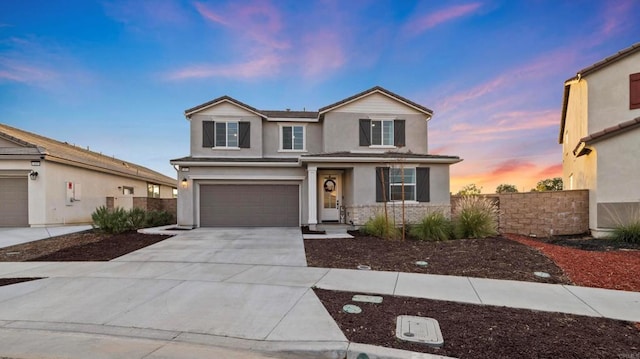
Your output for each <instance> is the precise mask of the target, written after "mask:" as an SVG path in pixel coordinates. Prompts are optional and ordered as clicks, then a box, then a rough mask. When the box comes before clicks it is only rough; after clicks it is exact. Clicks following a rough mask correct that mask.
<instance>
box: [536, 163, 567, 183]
mask: <svg viewBox="0 0 640 359" xmlns="http://www.w3.org/2000/svg"><path fill="white" fill-rule="evenodd" d="M538 177H540V179H545V178H554V177H562V163H558V164H555V165H552V166H549V167H545V168H543V169H542V170H541V171H540V172H539V173H538Z"/></svg>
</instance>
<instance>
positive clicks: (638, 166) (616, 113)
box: [559, 43, 640, 237]
mask: <svg viewBox="0 0 640 359" xmlns="http://www.w3.org/2000/svg"><path fill="white" fill-rule="evenodd" d="M559 142H560V143H561V144H562V167H563V181H564V186H565V189H589V228H590V229H591V232H592V234H593V235H594V236H596V237H602V236H605V235H606V234H607V232H608V231H609V230H610V229H611V228H612V227H614V226H615V225H616V223H618V222H619V221H629V220H631V219H632V218H631V217H633V216H634V215H640V180H639V179H640V162H638V159H639V158H640V43H637V44H635V45H633V46H631V47H628V48H626V49H624V50H622V51H620V52H618V53H617V54H615V55H613V56H611V57H608V58H606V59H604V60H602V61H600V62H597V63H595V64H593V65H591V66H589V67H587V68H584V69H582V70H580V71H578V73H577V74H576V76H574V77H572V78H570V79H568V80H567V81H566V82H565V84H564V99H563V106H562V118H561V123H560V136H559ZM637 219H638V218H636V220H637Z"/></svg>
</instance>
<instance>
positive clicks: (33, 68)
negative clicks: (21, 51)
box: [0, 57, 60, 86]
mask: <svg viewBox="0 0 640 359" xmlns="http://www.w3.org/2000/svg"><path fill="white" fill-rule="evenodd" d="M59 78H60V74H59V73H57V72H56V71H55V70H53V69H50V68H46V67H44V66H41V65H36V64H29V63H27V62H25V61H22V60H18V59H15V58H13V59H12V58H7V57H0V80H5V81H12V82H19V83H22V84H26V85H33V86H45V85H47V84H49V83H51V81H54V80H56V79H59Z"/></svg>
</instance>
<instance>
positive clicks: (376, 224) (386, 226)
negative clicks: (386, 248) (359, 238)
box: [360, 214, 400, 239]
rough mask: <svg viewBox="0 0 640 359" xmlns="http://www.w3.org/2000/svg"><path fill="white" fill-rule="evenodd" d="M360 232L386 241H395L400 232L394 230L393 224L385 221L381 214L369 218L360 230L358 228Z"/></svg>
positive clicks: (396, 229)
mask: <svg viewBox="0 0 640 359" xmlns="http://www.w3.org/2000/svg"><path fill="white" fill-rule="evenodd" d="M360 232H362V233H364V234H367V235H370V236H376V237H380V238H386V239H396V238H398V237H400V230H399V229H398V228H396V226H395V223H393V222H392V221H387V219H386V218H385V217H384V216H383V215H381V214H379V215H377V216H375V217H373V218H369V220H368V221H367V222H366V223H365V224H364V225H363V226H362V228H360Z"/></svg>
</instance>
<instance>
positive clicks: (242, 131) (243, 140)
mask: <svg viewBox="0 0 640 359" xmlns="http://www.w3.org/2000/svg"><path fill="white" fill-rule="evenodd" d="M238 130H239V131H238V132H239V136H240V141H239V143H238V146H239V147H240V148H249V147H251V122H247V121H242V122H239V123H238Z"/></svg>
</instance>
